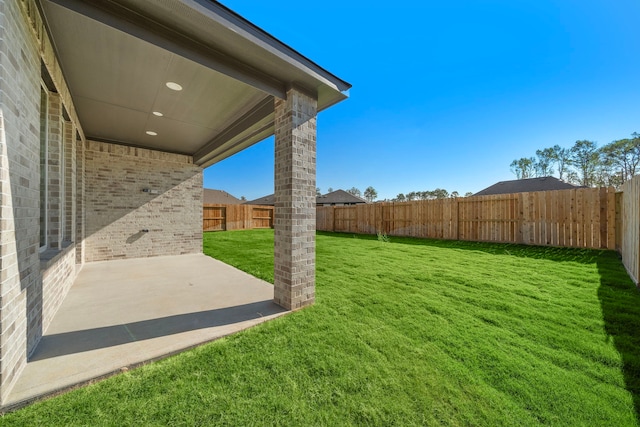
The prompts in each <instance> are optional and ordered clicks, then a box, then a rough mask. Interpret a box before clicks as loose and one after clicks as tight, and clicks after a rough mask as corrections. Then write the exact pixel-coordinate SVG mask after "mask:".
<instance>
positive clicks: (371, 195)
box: [364, 186, 378, 202]
mask: <svg viewBox="0 0 640 427" xmlns="http://www.w3.org/2000/svg"><path fill="white" fill-rule="evenodd" d="M376 197H378V192H377V191H376V189H375V188H373V187H372V186H368V187H367V189H366V190H364V198H365V199H367V202H373V201H374V200H375V199H376Z"/></svg>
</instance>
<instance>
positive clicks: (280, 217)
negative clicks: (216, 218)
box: [273, 88, 317, 310]
mask: <svg viewBox="0 0 640 427" xmlns="http://www.w3.org/2000/svg"><path fill="white" fill-rule="evenodd" d="M316 113H317V99H316V98H315V97H312V96H309V95H307V94H305V93H303V92H301V91H299V90H297V89H295V88H292V89H289V90H288V91H287V97H286V99H277V98H276V100H275V137H276V143H275V180H274V185H275V223H274V229H275V241H274V285H275V286H274V297H273V299H274V302H275V303H276V304H278V305H280V306H282V307H284V308H286V309H288V310H296V309H299V308H302V307H305V306H307V305H311V304H313V302H314V300H315V286H316V284H315V283H316V279H315V275H316Z"/></svg>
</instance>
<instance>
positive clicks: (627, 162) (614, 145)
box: [600, 133, 640, 184]
mask: <svg viewBox="0 0 640 427" xmlns="http://www.w3.org/2000/svg"><path fill="white" fill-rule="evenodd" d="M633 135H637V134H635V133H634V134H633ZM600 153H601V156H602V158H601V161H602V163H603V164H604V165H605V166H608V167H610V168H611V169H612V171H611V174H612V175H613V174H616V175H617V177H618V180H619V181H621V182H620V184H623V183H624V182H625V181H628V180H629V179H631V178H632V177H633V176H634V175H635V174H636V171H637V170H638V165H639V164H640V136H638V137H635V138H633V139H620V140H618V141H613V142H611V143H610V144H607V145H605V146H603V147H602V148H601V149H600Z"/></svg>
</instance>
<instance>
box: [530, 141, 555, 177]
mask: <svg viewBox="0 0 640 427" xmlns="http://www.w3.org/2000/svg"><path fill="white" fill-rule="evenodd" d="M536 157H537V159H536V162H535V165H534V169H535V174H536V175H537V176H539V177H545V176H551V175H553V163H554V162H555V155H554V151H553V148H545V149H544V150H536Z"/></svg>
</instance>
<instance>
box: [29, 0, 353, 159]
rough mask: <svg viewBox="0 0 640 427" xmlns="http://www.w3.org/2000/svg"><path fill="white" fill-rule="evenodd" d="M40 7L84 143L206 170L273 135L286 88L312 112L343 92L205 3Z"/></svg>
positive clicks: (152, 0) (47, 1) (329, 77)
mask: <svg viewBox="0 0 640 427" xmlns="http://www.w3.org/2000/svg"><path fill="white" fill-rule="evenodd" d="M41 6H42V12H43V15H44V17H45V20H46V23H47V28H48V30H49V32H50V36H51V39H52V40H53V44H54V48H55V50H56V54H57V56H58V59H59V61H60V63H61V67H62V70H63V73H64V76H65V79H66V81H67V84H68V86H69V88H70V91H71V95H72V98H73V102H74V104H75V109H76V111H77V114H78V116H79V119H80V122H81V125H82V128H83V131H84V134H85V135H86V136H87V138H89V139H95V140H100V141H107V142H114V143H120V144H126V145H133V146H139V147H144V148H150V149H155V150H162V151H169V152H176V153H183V154H188V155H191V156H193V159H194V163H196V164H197V165H200V166H203V167H206V166H209V165H211V164H214V163H216V162H218V161H220V160H223V159H225V158H226V157H229V156H231V155H233V154H235V153H237V152H238V151H240V150H242V149H244V148H246V147H249V146H250V145H253V144H255V143H256V142H259V141H261V140H263V139H265V138H267V137H269V136H271V135H273V133H274V97H277V98H285V92H286V90H287V89H288V88H289V87H292V86H295V87H296V88H299V89H301V90H303V91H305V92H308V93H310V94H311V95H313V96H317V99H318V110H323V109H325V108H327V107H329V106H331V105H333V104H335V103H337V102H340V101H342V100H344V99H345V98H347V96H348V95H347V91H348V90H349V88H350V87H351V85H350V84H349V83H347V82H345V81H343V80H341V79H339V78H338V77H336V76H335V75H333V74H331V73H330V72H328V71H327V70H325V69H323V68H322V67H320V66H319V65H317V64H315V63H314V62H312V61H310V60H309V59H307V58H306V57H304V56H303V55H301V54H299V53H298V52H296V51H295V50H293V49H291V48H290V47H288V46H287V45H285V44H283V43H282V42H280V41H278V40H277V39H275V38H274V37H272V36H271V35H269V34H267V33H266V32H264V31H263V30H261V29H259V28H258V27H256V26H254V25H253V24H251V23H249V22H248V21H246V20H245V19H243V18H242V17H240V16H239V15H237V14H235V13H234V12H232V11H231V10H229V9H227V8H225V7H224V6H222V5H220V4H219V3H217V2H214V1H209V0H145V1H141V0H42V1H41ZM291 19H293V18H291ZM168 82H174V83H178V84H179V85H180V86H182V90H180V91H175V90H171V89H170V88H168V87H167V85H166V84H167V83H168ZM154 113H155V114H154ZM158 113H159V114H158ZM160 114H161V116H160ZM147 131H149V132H153V133H156V134H157V135H149V134H148V133H147Z"/></svg>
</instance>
